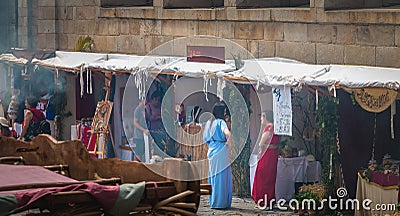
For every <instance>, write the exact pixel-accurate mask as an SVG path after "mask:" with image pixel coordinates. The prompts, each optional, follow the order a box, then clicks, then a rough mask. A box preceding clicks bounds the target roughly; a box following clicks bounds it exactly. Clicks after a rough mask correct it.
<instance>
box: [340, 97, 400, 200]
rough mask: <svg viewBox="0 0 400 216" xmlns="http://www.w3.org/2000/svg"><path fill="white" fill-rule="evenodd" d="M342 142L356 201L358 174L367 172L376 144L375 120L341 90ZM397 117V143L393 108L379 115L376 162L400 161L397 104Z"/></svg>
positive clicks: (350, 189)
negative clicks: (391, 117)
mask: <svg viewBox="0 0 400 216" xmlns="http://www.w3.org/2000/svg"><path fill="white" fill-rule="evenodd" d="M338 97H339V101H340V102H339V105H338V108H339V115H340V120H339V141H340V148H341V149H340V151H341V160H342V166H343V175H344V180H345V184H346V187H347V190H348V192H349V195H350V197H352V198H355V193H356V189H357V172H358V171H359V170H360V168H362V167H363V168H366V167H367V166H368V161H369V160H371V157H372V146H373V145H372V143H373V141H374V119H375V118H374V116H375V114H374V113H372V112H368V111H366V110H364V109H363V108H361V107H360V106H359V105H358V104H357V102H355V104H353V103H352V100H351V96H350V94H349V93H347V92H345V91H343V90H339V91H338ZM396 113H397V114H396V115H394V116H393V118H394V119H393V122H394V134H395V137H394V139H392V138H391V127H390V107H389V108H387V109H386V110H385V111H383V112H381V113H377V114H376V135H375V143H376V144H375V160H376V161H377V163H378V164H381V163H382V158H383V156H384V155H385V154H390V155H391V156H392V159H397V160H399V159H400V125H399V123H400V103H399V101H398V100H396Z"/></svg>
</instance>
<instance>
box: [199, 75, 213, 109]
mask: <svg viewBox="0 0 400 216" xmlns="http://www.w3.org/2000/svg"><path fill="white" fill-rule="evenodd" d="M201 72H202V73H203V74H204V75H203V93H204V94H205V96H206V101H207V102H208V81H209V80H210V77H209V76H207V72H206V71H205V70H201ZM210 85H211V80H210Z"/></svg>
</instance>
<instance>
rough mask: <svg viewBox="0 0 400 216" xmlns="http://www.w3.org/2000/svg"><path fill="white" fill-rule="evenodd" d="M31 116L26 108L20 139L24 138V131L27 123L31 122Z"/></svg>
mask: <svg viewBox="0 0 400 216" xmlns="http://www.w3.org/2000/svg"><path fill="white" fill-rule="evenodd" d="M32 117H33V114H32V112H31V111H29V110H28V111H27V112H26V113H25V117H24V127H23V128H22V131H21V136H20V137H19V139H20V140H22V139H23V138H24V136H25V134H26V132H27V131H28V128H29V123H30V122H31V120H32Z"/></svg>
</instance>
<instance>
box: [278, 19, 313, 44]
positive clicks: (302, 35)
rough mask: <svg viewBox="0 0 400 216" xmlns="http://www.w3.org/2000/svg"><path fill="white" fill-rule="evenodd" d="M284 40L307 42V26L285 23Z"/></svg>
mask: <svg viewBox="0 0 400 216" xmlns="http://www.w3.org/2000/svg"><path fill="white" fill-rule="evenodd" d="M283 39H284V40H285V41H294V42H295V41H302V42H306V41H307V40H308V37H307V24H303V23H284V24H283Z"/></svg>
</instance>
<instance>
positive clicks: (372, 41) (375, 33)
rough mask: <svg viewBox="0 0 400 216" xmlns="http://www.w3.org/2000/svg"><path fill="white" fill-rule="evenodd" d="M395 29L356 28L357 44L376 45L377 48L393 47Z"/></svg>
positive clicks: (392, 27) (378, 26)
mask: <svg viewBox="0 0 400 216" xmlns="http://www.w3.org/2000/svg"><path fill="white" fill-rule="evenodd" d="M394 33H395V27H394V26H392V25H390V26H381V25H368V26H358V27H357V44H360V45H377V46H393V45H394V38H395V36H394Z"/></svg>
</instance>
